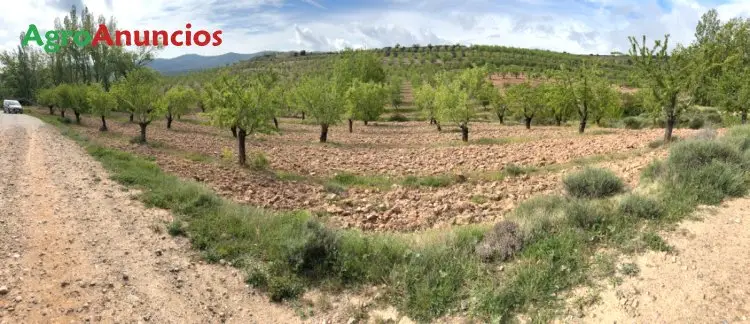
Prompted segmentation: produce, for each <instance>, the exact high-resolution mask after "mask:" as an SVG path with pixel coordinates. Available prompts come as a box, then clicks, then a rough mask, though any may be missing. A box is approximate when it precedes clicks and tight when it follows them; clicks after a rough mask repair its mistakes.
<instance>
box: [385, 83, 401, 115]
mask: <svg viewBox="0 0 750 324" xmlns="http://www.w3.org/2000/svg"><path fill="white" fill-rule="evenodd" d="M402 82H403V80H401V78H392V79H391V81H390V82H389V83H388V89H389V94H390V95H389V97H390V103H391V106H393V109H395V110H398V107H400V106H401V104H402V103H403V97H402V96H401V86H402Z"/></svg>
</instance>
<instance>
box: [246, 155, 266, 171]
mask: <svg viewBox="0 0 750 324" xmlns="http://www.w3.org/2000/svg"><path fill="white" fill-rule="evenodd" d="M269 165H270V163H269V162H268V158H267V157H266V155H265V154H263V152H254V153H252V154H251V155H250V168H252V169H253V170H256V171H261V170H267V169H268V166H269Z"/></svg>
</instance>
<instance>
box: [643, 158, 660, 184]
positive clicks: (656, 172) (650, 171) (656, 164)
mask: <svg viewBox="0 0 750 324" xmlns="http://www.w3.org/2000/svg"><path fill="white" fill-rule="evenodd" d="M665 170H666V168H665V164H664V162H663V161H661V160H653V161H651V163H649V164H648V165H647V166H646V167H645V168H643V173H641V180H650V181H654V180H656V179H658V178H660V177H661V176H662V175H664V173H665Z"/></svg>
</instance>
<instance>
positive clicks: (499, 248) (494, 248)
mask: <svg viewBox="0 0 750 324" xmlns="http://www.w3.org/2000/svg"><path fill="white" fill-rule="evenodd" d="M522 248H523V235H522V232H521V229H520V228H519V227H518V224H516V223H514V222H511V221H508V220H503V221H500V222H499V223H497V224H495V226H494V227H493V228H492V230H490V231H489V232H488V233H487V234H486V235H485V236H484V239H482V241H481V242H479V244H478V245H477V246H476V249H475V252H476V253H477V255H478V256H479V257H480V258H481V259H482V260H483V261H486V262H490V261H494V260H499V261H505V260H508V259H510V258H511V257H513V255H515V254H516V253H517V252H518V251H520V250H521V249H522Z"/></svg>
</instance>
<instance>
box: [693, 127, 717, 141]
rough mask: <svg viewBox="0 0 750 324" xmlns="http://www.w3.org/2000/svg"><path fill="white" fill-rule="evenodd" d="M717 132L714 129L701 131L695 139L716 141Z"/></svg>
mask: <svg viewBox="0 0 750 324" xmlns="http://www.w3.org/2000/svg"><path fill="white" fill-rule="evenodd" d="M716 135H717V134H716V130H715V129H713V128H704V129H701V130H700V131H699V132H698V133H696V134H695V136H693V138H694V139H698V140H713V139H716Z"/></svg>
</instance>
